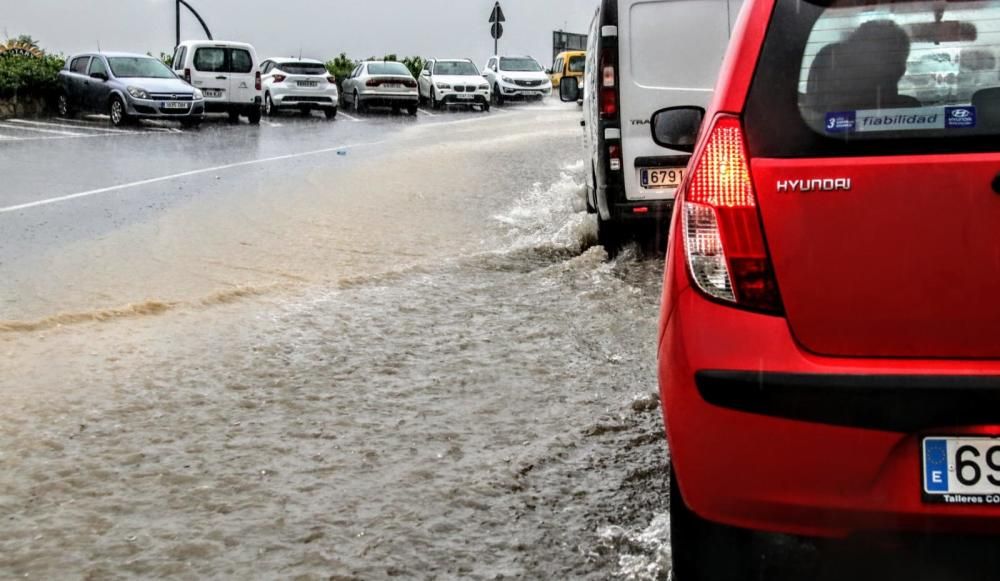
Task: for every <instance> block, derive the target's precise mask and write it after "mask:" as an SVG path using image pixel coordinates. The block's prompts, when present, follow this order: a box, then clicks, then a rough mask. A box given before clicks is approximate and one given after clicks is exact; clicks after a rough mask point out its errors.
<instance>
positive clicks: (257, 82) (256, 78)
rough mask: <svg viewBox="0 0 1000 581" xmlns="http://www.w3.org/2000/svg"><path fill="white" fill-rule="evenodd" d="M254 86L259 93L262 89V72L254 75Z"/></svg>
mask: <svg viewBox="0 0 1000 581" xmlns="http://www.w3.org/2000/svg"><path fill="white" fill-rule="evenodd" d="M253 86H254V88H255V89H257V90H258V91H259V90H260V89H261V82H260V71H257V74H256V75H254V81H253Z"/></svg>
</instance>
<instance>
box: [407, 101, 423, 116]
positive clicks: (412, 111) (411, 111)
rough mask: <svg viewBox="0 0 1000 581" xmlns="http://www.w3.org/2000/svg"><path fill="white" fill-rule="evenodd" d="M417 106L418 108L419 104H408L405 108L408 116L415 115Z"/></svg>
mask: <svg viewBox="0 0 1000 581" xmlns="http://www.w3.org/2000/svg"><path fill="white" fill-rule="evenodd" d="M419 108H420V106H419V105H417V104H413V105H410V106H408V107H407V108H406V112H407V113H409V114H410V117H416V116H417V110H418V109H419Z"/></svg>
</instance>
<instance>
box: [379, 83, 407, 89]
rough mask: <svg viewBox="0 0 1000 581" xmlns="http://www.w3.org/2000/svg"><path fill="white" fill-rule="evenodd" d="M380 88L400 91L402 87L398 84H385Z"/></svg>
mask: <svg viewBox="0 0 1000 581" xmlns="http://www.w3.org/2000/svg"><path fill="white" fill-rule="evenodd" d="M382 88H383V89H402V88H403V85H399V84H396V83H386V84H384V85H382Z"/></svg>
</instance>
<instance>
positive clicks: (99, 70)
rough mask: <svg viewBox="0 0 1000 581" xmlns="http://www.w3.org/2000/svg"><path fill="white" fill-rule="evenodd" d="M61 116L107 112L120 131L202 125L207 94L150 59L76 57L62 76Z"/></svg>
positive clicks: (133, 56)
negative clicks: (142, 124) (140, 123)
mask: <svg viewBox="0 0 1000 581" xmlns="http://www.w3.org/2000/svg"><path fill="white" fill-rule="evenodd" d="M59 81H60V85H61V87H62V90H61V91H60V93H59V114H60V115H61V116H63V117H72V116H73V115H75V114H76V113H77V112H94V113H106V114H108V115H109V116H110V117H111V123H112V124H113V125H115V126H116V127H118V126H122V125H127V124H129V123H131V122H132V121H134V120H136V119H172V120H177V121H180V122H181V123H182V124H183V125H184V126H186V127H193V126H197V125H198V124H200V123H201V121H202V118H203V117H204V115H205V99H204V96H203V95H202V93H201V91H200V90H198V89H196V88H194V87H192V86H191V85H189V84H187V83H186V82H185V81H183V80H182V79H180V78H179V77H177V75H175V74H174V72H173V71H171V70H170V68H169V67H167V66H166V65H164V64H163V63H161V62H160V61H158V60H156V59H155V58H152V57H149V56H146V55H137V54H127V53H99V54H82V55H76V56H74V57H73V58H71V59H69V60H68V61H66V67H65V68H64V69H63V70H62V71H60V73H59Z"/></svg>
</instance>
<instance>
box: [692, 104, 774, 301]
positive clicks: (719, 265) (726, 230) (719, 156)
mask: <svg viewBox="0 0 1000 581" xmlns="http://www.w3.org/2000/svg"><path fill="white" fill-rule="evenodd" d="M691 167H692V171H691V175H690V177H689V179H688V180H687V185H686V189H685V191H684V195H683V199H682V208H681V211H682V212H683V214H682V220H683V226H684V250H685V254H686V258H687V266H688V270H689V271H690V273H691V278H693V279H694V282H695V284H696V285H697V287H698V288H699V289H701V291H702V292H704V293H706V294H708V295H709V296H711V297H713V298H716V299H719V300H722V301H726V302H730V303H734V304H736V305H738V306H740V307H744V308H747V309H751V310H755V311H760V312H764V313H771V314H782V313H783V312H784V307H783V305H782V302H781V295H780V294H779V292H778V283H777V280H776V279H775V276H774V268H773V266H772V264H771V259H770V257H769V256H768V253H767V246H766V244H765V242H764V231H763V228H762V226H761V222H760V216H759V215H758V213H757V196H756V194H755V193H754V189H753V181H752V180H751V177H750V163H749V158H748V156H747V150H746V142H745V140H744V138H743V128H742V126H741V125H740V120H739V119H738V118H737V117H732V116H720V117H718V118H717V120H716V122H715V125H714V126H713V127H712V130H711V131H710V132H709V134H708V141H707V142H706V144H705V146H704V148H703V149H702V150H701V152H700V154H699V156H698V158H697V159H695V160H694V161H693V163H692V165H691Z"/></svg>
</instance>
